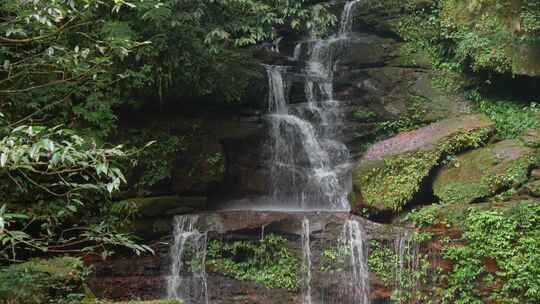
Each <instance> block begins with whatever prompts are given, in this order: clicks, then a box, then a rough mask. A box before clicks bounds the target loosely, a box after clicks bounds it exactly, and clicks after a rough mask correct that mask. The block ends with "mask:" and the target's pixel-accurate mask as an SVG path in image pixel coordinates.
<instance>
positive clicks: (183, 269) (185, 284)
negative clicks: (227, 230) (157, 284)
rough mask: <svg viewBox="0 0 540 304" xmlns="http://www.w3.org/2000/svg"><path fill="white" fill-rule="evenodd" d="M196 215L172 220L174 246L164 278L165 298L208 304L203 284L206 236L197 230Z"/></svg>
mask: <svg viewBox="0 0 540 304" xmlns="http://www.w3.org/2000/svg"><path fill="white" fill-rule="evenodd" d="M197 220H198V216H197V215H182V216H176V217H175V218H174V228H173V235H174V243H173V245H172V246H171V248H170V257H171V273H170V275H169V277H168V278H167V298H169V299H182V300H184V301H186V304H200V303H205V304H208V287H207V283H206V268H205V265H206V264H205V261H206V248H207V235H206V233H201V232H199V231H198V230H197V226H196V225H197Z"/></svg>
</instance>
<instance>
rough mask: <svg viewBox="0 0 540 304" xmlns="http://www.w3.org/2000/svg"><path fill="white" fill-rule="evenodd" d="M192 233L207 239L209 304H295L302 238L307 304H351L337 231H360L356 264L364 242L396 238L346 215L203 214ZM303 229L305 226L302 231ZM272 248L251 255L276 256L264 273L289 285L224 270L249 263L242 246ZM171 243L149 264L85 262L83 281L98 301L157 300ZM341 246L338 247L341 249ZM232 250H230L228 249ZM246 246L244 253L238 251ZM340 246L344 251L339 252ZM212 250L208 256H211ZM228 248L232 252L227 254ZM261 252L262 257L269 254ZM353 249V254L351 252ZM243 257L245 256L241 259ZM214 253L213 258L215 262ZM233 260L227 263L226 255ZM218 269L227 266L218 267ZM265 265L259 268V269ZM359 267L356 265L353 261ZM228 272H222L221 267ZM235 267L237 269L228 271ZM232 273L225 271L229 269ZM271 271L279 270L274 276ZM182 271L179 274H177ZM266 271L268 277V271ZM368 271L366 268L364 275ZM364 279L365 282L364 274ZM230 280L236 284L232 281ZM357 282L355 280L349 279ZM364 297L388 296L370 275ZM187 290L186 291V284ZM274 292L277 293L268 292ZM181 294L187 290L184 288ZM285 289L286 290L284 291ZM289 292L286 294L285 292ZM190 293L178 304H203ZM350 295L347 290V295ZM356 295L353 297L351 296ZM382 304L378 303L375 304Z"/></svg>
mask: <svg viewBox="0 0 540 304" xmlns="http://www.w3.org/2000/svg"><path fill="white" fill-rule="evenodd" d="M194 217H195V222H196V226H197V227H198V228H197V229H199V230H200V231H205V232H207V234H206V235H207V237H208V249H207V250H208V252H207V256H206V286H207V291H208V293H207V295H208V299H209V303H212V304H233V303H235V304H236V303H246V304H248V303H249V304H252V303H261V304H263V303H264V304H271V303H275V304H283V303H302V298H303V297H305V295H306V285H305V284H306V281H305V277H306V273H305V271H306V269H305V268H304V267H305V266H303V265H305V264H304V263H305V262H304V261H305V259H304V254H305V252H306V249H305V243H304V242H303V240H305V239H306V238H305V237H306V231H308V232H309V236H310V238H309V240H310V242H309V245H310V246H309V248H310V257H311V259H310V262H311V267H310V268H309V269H310V270H311V278H312V279H311V283H310V287H311V293H310V294H311V296H312V298H313V301H314V303H315V301H317V302H316V303H319V302H318V301H319V300H321V301H322V300H324V303H336V304H337V303H339V304H343V303H351V304H352V303H357V302H355V299H357V297H358V292H360V291H359V290H357V289H355V288H356V287H354V286H356V285H355V284H357V283H358V281H355V279H354V278H355V277H354V276H353V269H351V268H350V267H351V266H350V265H349V264H348V262H347V259H348V258H349V256H348V255H347V253H346V252H345V251H344V250H346V249H347V247H346V246H345V245H346V244H349V243H341V241H340V239H342V238H343V235H344V231H345V232H347V233H346V234H348V233H352V232H350V230H347V229H346V228H345V226H346V225H347V223H350V221H353V222H355V223H358V227H359V229H361V231H362V233H363V234H362V238H359V239H357V241H358V240H362V242H365V243H363V246H365V247H361V248H362V250H364V249H365V250H366V251H365V254H366V256H365V258H366V260H364V262H363V263H366V265H367V252H368V247H369V245H368V240H370V239H372V240H373V239H377V240H379V241H380V242H392V240H393V239H394V238H395V237H396V235H397V234H399V231H402V230H400V229H398V228H395V227H392V226H385V225H381V224H376V223H373V222H370V221H368V220H365V219H362V218H359V217H355V216H352V215H349V214H346V213H333V214H330V213H275V212H226V213H207V214H199V215H194ZM306 221H307V222H308V223H309V225H308V226H306V224H305V223H306ZM261 238H263V239H264V238H270V239H268V240H269V241H261ZM272 242H282V243H280V245H279V246H278V248H276V249H269V250H266V251H263V252H259V253H257V254H263V255H265V256H267V257H269V258H271V259H274V258H275V257H279V256H281V257H282V258H281V260H279V261H270V263H271V265H270V264H269V265H268V267H267V268H268V269H265V270H264V271H271V273H273V274H274V275H278V276H279V275H286V277H291V278H295V279H297V280H298V281H297V282H295V283H294V285H283V287H280V286H281V285H279V284H283V282H284V281H279V280H278V281H272V278H271V277H265V276H260V277H255V278H258V279H256V280H255V279H254V278H253V277H250V276H249V273H246V274H245V276H243V277H244V279H239V277H238V276H237V274H238V273H235V272H231V271H230V269H236V268H235V267H240V268H239V269H241V266H240V265H241V263H249V262H248V261H249V259H250V258H252V257H250V256H249V252H250V251H249V250H247V249H246V248H251V247H249V246H260V245H261V244H264V246H270V247H268V248H271V246H272ZM167 243H168V244H169V245H172V243H173V241H172V239H171V237H170V236H169V237H166V238H164V239H161V242H156V244H160V245H156V247H155V249H156V255H155V256H149V257H130V258H117V259H113V260H109V261H97V260H88V261H87V262H88V263H89V264H93V265H94V272H93V274H92V277H91V279H90V284H89V285H90V287H91V289H92V290H93V291H94V292H95V293H96V295H97V296H99V297H104V298H110V299H133V298H140V299H156V298H164V297H166V295H167V278H168V276H169V275H170V271H171V265H172V261H173V260H172V259H171V257H170V254H169V246H168V245H167ZM216 244H220V246H221V247H220V249H219V251H216V249H215V246H217V245H216ZM340 244H342V245H340ZM185 245H186V246H187V247H186V248H187V249H186V251H185V252H184V254H185V256H184V257H185V258H186V259H187V260H188V262H187V266H188V267H187V268H186V270H185V271H184V272H182V273H180V275H182V276H183V278H184V281H183V282H184V283H182V284H180V285H179V286H180V287H181V288H182V287H183V286H184V285H185V284H193V282H195V284H194V285H190V286H199V287H197V288H200V286H201V285H200V284H199V283H198V282H199V281H197V280H199V279H200V277H197V276H193V274H192V273H191V272H190V269H193V268H192V267H197V266H196V265H198V264H197V263H194V262H193V260H191V259H190V258H189V255H190V254H193V253H192V252H190V251H189V250H190V249H189V248H192V247H190V245H189V244H187V243H186V244H185ZM231 246H232V247H231ZM244 246H248V247H244ZM343 246H345V247H343ZM212 248H214V249H212ZM231 248H237V249H238V250H239V251H238V250H236V249H235V250H236V251H235V250H233V251H230V250H231ZM268 248H267V249H268ZM356 248H359V247H356ZM246 250H247V251H246ZM216 252H218V253H219V254H220V256H219V257H216ZM279 252H281V253H283V252H287V253H288V254H290V256H289V258H287V260H282V259H283V255H280V253H279ZM231 254H232V255H231ZM224 261H228V262H226V264H220V263H223V262H224ZM258 262H260V263H264V261H258ZM357 262H358V263H360V262H361V261H357ZM287 263H289V264H290V263H292V265H294V266H295V268H294V272H295V274H296V276H294V275H291V276H289V274H288V273H283V272H279V268H280V267H284V266H283V265H286V264H287ZM224 265H229V266H228V267H223V266H224ZM234 265H236V266H234ZM230 267H232V268H230ZM251 267H252V268H250V269H251V271H252V272H255V273H256V272H257V271H260V270H261V269H259V270H257V265H252V266H251ZM274 268H278V270H275V269H274ZM181 269H183V268H181ZM271 269H273V270H271ZM366 269H367V268H366ZM364 275H369V274H368V273H365V274H364ZM235 277H236V279H235ZM356 280H357V279H356ZM370 281H371V283H370V284H369V285H371V286H370V289H369V296H370V297H371V298H372V300H373V301H378V300H383V299H385V298H387V297H388V296H389V295H391V289H388V287H384V286H382V285H380V283H378V279H377V276H376V275H374V274H371V275H370ZM189 282H191V283H189ZM271 284H278V285H271ZM186 286H187V285H186ZM285 286H289V287H285ZM291 286H292V287H291ZM197 288H188V289H184V290H182V294H183V295H184V297H185V298H187V299H189V298H191V300H192V303H195V304H198V303H205V301H203V300H201V299H202V298H200V293H199V292H198V291H197V290H196V289H197ZM351 288H352V289H351ZM353 290H356V291H353ZM380 303H382V302H380Z"/></svg>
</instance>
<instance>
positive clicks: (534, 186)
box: [525, 180, 540, 197]
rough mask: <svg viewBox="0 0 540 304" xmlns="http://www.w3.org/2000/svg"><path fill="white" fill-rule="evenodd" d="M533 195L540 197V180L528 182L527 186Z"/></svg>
mask: <svg viewBox="0 0 540 304" xmlns="http://www.w3.org/2000/svg"><path fill="white" fill-rule="evenodd" d="M525 188H527V191H528V192H529V194H530V195H531V196H534V197H540V180H535V181H532V182H529V183H527V185H526V186H525Z"/></svg>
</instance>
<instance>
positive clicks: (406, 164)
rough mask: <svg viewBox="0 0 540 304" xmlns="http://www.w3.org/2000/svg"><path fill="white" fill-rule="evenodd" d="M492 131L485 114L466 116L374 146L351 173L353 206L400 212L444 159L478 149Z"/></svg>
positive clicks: (490, 123)
mask: <svg viewBox="0 0 540 304" xmlns="http://www.w3.org/2000/svg"><path fill="white" fill-rule="evenodd" d="M493 128H494V125H493V123H492V122H491V121H490V120H489V119H488V118H487V117H486V116H484V115H466V116H462V117H459V118H454V119H447V120H444V121H440V122H438V123H434V124H431V125H429V126H427V127H424V128H420V129H418V130H415V131H411V132H405V133H401V134H399V135H398V136H396V137H393V138H391V139H388V140H385V141H382V142H379V143H376V144H375V145H373V146H372V147H371V148H370V149H369V150H368V151H367V152H366V154H365V155H364V156H363V158H362V160H361V161H360V162H359V164H358V165H357V166H356V168H355V169H354V171H353V185H354V188H355V191H356V192H357V195H355V197H356V198H357V200H359V201H358V202H354V203H355V204H354V205H355V206H353V207H355V208H356V207H359V206H360V205H361V206H365V207H368V208H370V209H372V210H373V211H374V212H380V211H392V210H400V209H401V208H402V207H403V206H405V205H406V204H407V203H408V202H410V201H411V200H412V199H413V197H414V195H415V194H417V193H418V191H419V190H420V187H421V185H422V182H423V181H424V179H425V178H426V177H427V176H428V175H429V173H430V171H431V170H432V169H433V168H434V167H436V166H437V164H438V163H439V161H440V160H441V159H442V158H443V157H444V156H446V155H452V154H454V153H457V152H459V151H462V150H465V149H468V148H477V147H479V146H480V145H482V144H483V143H484V142H485V141H486V140H487V139H488V138H489V136H490V134H491V133H492V132H493ZM358 198H361V199H358Z"/></svg>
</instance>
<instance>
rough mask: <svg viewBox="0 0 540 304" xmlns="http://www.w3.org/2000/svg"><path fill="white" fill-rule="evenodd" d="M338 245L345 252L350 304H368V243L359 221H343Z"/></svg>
mask: <svg viewBox="0 0 540 304" xmlns="http://www.w3.org/2000/svg"><path fill="white" fill-rule="evenodd" d="M340 246H341V248H343V249H344V250H346V252H347V259H346V267H347V268H348V269H349V271H350V273H351V275H350V280H349V281H348V282H347V284H349V285H348V286H347V287H348V294H349V295H350V297H351V299H352V303H351V304H369V302H370V301H369V266H368V244H367V236H366V233H365V232H364V230H363V229H362V226H361V225H360V223H358V222H357V221H355V220H347V222H345V225H344V226H343V232H342V235H341V238H340Z"/></svg>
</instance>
